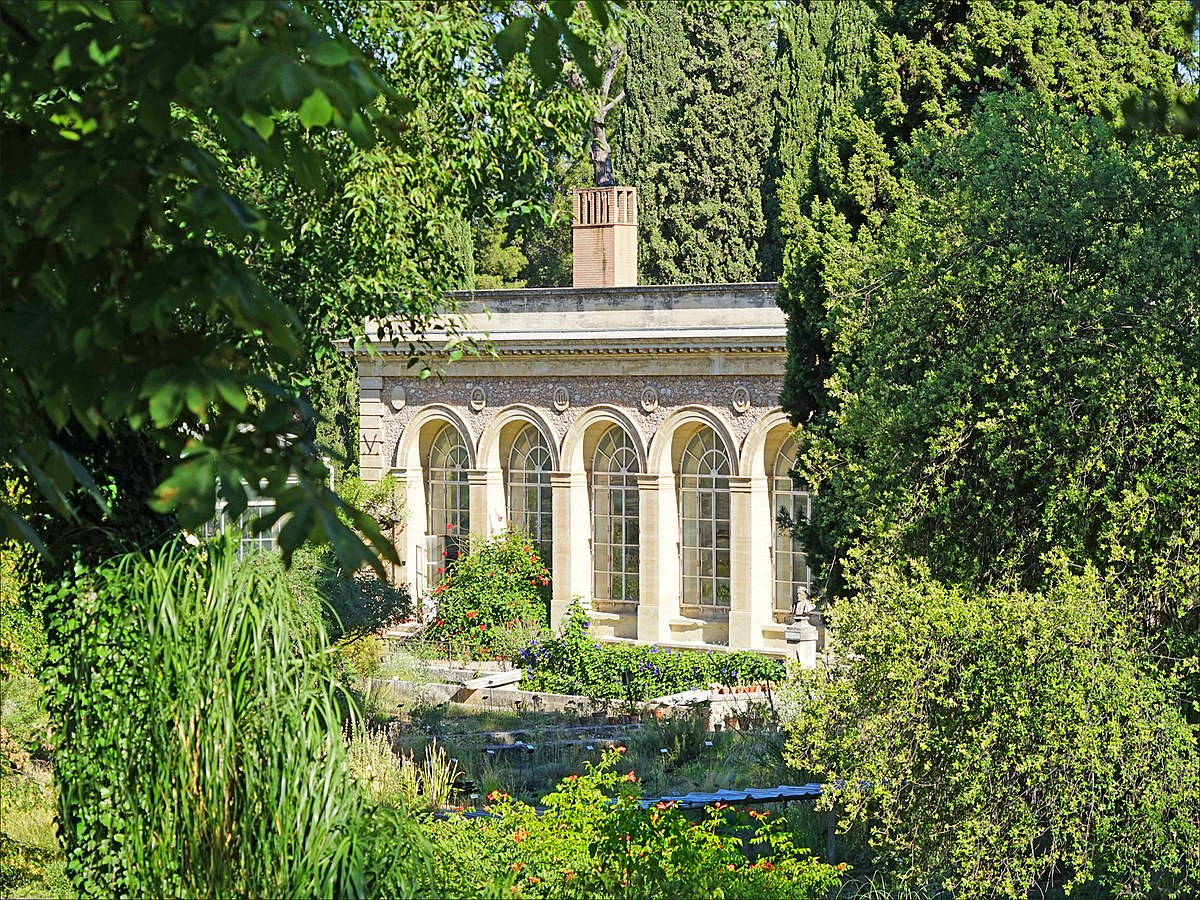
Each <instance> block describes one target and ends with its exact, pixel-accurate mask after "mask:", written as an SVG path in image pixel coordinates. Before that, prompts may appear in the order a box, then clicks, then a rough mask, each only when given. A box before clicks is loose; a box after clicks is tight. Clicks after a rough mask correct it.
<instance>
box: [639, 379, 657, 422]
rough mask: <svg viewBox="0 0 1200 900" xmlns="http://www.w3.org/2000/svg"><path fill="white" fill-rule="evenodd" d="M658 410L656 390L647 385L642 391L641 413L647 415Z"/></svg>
mask: <svg viewBox="0 0 1200 900" xmlns="http://www.w3.org/2000/svg"><path fill="white" fill-rule="evenodd" d="M656 409H658V388H655V387H651V386H649V385H647V386H646V387H645V388H643V389H642V412H644V413H646V414H647V415H649V414H650V413H652V412H654V411H655V410H656Z"/></svg>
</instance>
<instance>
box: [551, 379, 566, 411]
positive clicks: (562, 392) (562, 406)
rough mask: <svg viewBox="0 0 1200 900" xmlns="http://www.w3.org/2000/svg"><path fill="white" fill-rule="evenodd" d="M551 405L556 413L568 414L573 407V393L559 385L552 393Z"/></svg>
mask: <svg viewBox="0 0 1200 900" xmlns="http://www.w3.org/2000/svg"><path fill="white" fill-rule="evenodd" d="M550 404H551V405H552V406H553V407H554V409H555V411H556V412H566V411H567V408H568V407H569V406H570V405H571V392H570V391H569V390H567V389H566V388H565V387H563V386H562V385H561V384H560V385H558V386H557V387H556V388H555V389H554V390H553V391H551V392H550Z"/></svg>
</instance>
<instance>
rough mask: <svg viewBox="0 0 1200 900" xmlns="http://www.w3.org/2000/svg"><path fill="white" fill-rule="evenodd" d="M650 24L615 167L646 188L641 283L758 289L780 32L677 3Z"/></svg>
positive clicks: (638, 35)
mask: <svg viewBox="0 0 1200 900" xmlns="http://www.w3.org/2000/svg"><path fill="white" fill-rule="evenodd" d="M640 12H641V13H642V15H641V16H640V17H639V18H638V20H637V21H636V22H635V23H634V24H632V25H631V26H630V29H629V32H628V35H627V43H626V51H627V54H628V62H627V69H626V73H627V74H626V78H625V99H624V102H623V103H622V105H621V107H619V116H620V119H619V124H618V127H617V129H616V134H615V135H614V141H613V144H614V148H613V161H614V169H615V170H616V174H617V178H618V180H619V181H620V182H621V183H623V184H632V185H633V186H635V187H637V188H638V224H639V240H638V243H639V252H638V265H639V271H640V277H641V280H642V281H643V282H645V283H660V284H672V283H674V284H680V283H713V282H724V281H731V282H732V281H755V280H758V279H759V278H760V277H761V269H760V253H761V250H762V245H763V243H764V240H765V238H766V234H767V229H766V217H765V215H764V212H763V198H762V183H763V177H764V166H765V163H766V160H767V155H768V152H769V149H770V138H771V110H770V97H771V92H772V89H773V69H774V59H773V53H772V51H771V42H772V37H773V28H774V26H773V22H772V21H771V20H770V19H769V18H767V17H765V16H763V15H749V16H736V15H722V14H721V13H719V12H714V11H712V10H710V9H706V8H702V7H691V6H683V7H681V6H679V5H677V4H674V3H654V4H647V5H645V6H643V7H641V9H640Z"/></svg>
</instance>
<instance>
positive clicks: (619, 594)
mask: <svg viewBox="0 0 1200 900" xmlns="http://www.w3.org/2000/svg"><path fill="white" fill-rule="evenodd" d="M638 472H639V466H638V457H637V450H636V449H634V446H633V441H632V440H631V439H630V437H629V435H628V434H626V433H625V430H624V429H622V428H619V427H616V426H613V427H612V428H610V429H609V430H608V431H607V432H605V434H604V436H603V437H602V438H601V439H600V443H599V444H598V445H597V446H596V453H595V456H594V457H593V458H592V558H593V583H592V596H593V597H594V598H595V599H596V600H599V601H607V602H610V603H612V602H617V603H636V602H637V599H638V548H639V536H640V530H639V522H638V485H637V476H638Z"/></svg>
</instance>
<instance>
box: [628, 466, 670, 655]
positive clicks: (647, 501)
mask: <svg viewBox="0 0 1200 900" xmlns="http://www.w3.org/2000/svg"><path fill="white" fill-rule="evenodd" d="M638 502H639V506H640V507H641V514H642V521H641V544H640V547H639V554H638V555H639V559H638V565H639V579H638V592H639V598H638V600H639V602H638V628H637V636H638V640H639V641H643V642H645V643H659V642H663V641H669V640H670V639H671V620H672V619H676V618H678V617H679V513H678V511H677V508H676V502H675V478H674V476H673V475H671V474H670V473H668V474H665V475H639V476H638Z"/></svg>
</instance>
